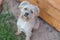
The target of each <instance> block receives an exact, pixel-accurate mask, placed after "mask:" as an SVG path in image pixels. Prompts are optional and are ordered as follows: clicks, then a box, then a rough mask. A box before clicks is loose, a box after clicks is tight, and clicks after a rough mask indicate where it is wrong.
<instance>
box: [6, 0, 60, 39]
mask: <svg viewBox="0 0 60 40" xmlns="http://www.w3.org/2000/svg"><path fill="white" fill-rule="evenodd" d="M7 2H8V4H9V10H10V12H12V13H13V15H14V16H15V18H16V19H17V17H18V16H19V14H20V11H19V9H18V5H19V3H18V2H17V1H16V0H7ZM59 37H60V33H59V32H57V31H56V30H55V29H54V28H52V26H50V25H49V24H47V23H46V22H45V21H44V20H42V19H41V18H40V27H39V29H38V30H34V31H33V34H32V37H31V40H60V39H59Z"/></svg>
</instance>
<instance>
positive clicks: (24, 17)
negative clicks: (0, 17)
mask: <svg viewBox="0 0 60 40" xmlns="http://www.w3.org/2000/svg"><path fill="white" fill-rule="evenodd" d="M21 18H22V19H25V20H29V17H28V16H27V17H26V16H24V15H22V16H21Z"/></svg>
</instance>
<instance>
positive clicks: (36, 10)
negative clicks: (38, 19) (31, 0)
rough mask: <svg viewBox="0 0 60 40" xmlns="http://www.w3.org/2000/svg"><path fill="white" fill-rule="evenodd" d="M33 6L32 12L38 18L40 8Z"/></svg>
mask: <svg viewBox="0 0 60 40" xmlns="http://www.w3.org/2000/svg"><path fill="white" fill-rule="evenodd" d="M31 6H32V10H33V12H34V13H35V15H36V16H38V13H39V12H40V9H39V7H37V6H35V5H31Z"/></svg>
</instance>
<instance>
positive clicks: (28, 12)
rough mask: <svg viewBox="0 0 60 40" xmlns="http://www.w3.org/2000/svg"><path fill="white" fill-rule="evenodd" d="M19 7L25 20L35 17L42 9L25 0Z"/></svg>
mask: <svg viewBox="0 0 60 40" xmlns="http://www.w3.org/2000/svg"><path fill="white" fill-rule="evenodd" d="M19 9H20V11H21V14H20V17H22V18H23V19H25V20H31V19H33V18H35V17H36V16H37V15H38V13H39V11H40V10H39V8H38V7H37V6H35V5H32V4H30V3H29V2H28V1H23V2H22V3H21V4H20V5H19Z"/></svg>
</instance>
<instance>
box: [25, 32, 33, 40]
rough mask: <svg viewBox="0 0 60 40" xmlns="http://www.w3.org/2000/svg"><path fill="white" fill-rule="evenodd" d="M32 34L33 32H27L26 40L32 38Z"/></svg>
mask: <svg viewBox="0 0 60 40" xmlns="http://www.w3.org/2000/svg"><path fill="white" fill-rule="evenodd" d="M31 35H32V32H28V33H26V40H30V37H31Z"/></svg>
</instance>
